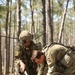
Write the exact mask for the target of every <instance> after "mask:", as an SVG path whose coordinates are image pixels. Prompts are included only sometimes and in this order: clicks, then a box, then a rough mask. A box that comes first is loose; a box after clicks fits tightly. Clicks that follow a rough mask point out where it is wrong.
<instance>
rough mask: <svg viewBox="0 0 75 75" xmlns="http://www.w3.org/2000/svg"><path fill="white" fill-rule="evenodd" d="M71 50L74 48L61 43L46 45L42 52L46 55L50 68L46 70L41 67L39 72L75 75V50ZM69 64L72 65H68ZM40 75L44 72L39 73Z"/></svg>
mask: <svg viewBox="0 0 75 75" xmlns="http://www.w3.org/2000/svg"><path fill="white" fill-rule="evenodd" d="M70 51H72V50H69V49H68V48H66V47H65V46H63V45H59V44H55V45H52V46H50V47H48V46H47V47H45V48H44V49H43V50H42V52H43V53H44V54H45V56H46V62H47V65H48V70H47V71H46V70H45V71H44V70H43V69H41V70H40V71H39V72H45V73H46V72H47V73H46V74H45V75H75V54H74V52H73V54H71V52H70ZM66 54H69V55H70V56H69V57H68V56H67V57H66ZM70 58H71V59H70ZM66 59H67V61H66ZM73 60H74V61H73ZM69 61H70V62H69ZM68 62H69V63H68ZM67 63H68V64H67ZM69 64H70V66H68V65H69ZM40 68H41V67H40ZM39 72H38V73H39ZM56 72H58V73H56ZM38 75H43V74H41V73H39V74H38Z"/></svg>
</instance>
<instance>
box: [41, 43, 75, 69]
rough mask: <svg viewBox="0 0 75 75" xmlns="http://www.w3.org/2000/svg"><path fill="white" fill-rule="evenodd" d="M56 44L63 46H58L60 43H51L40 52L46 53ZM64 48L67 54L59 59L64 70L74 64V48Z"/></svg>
mask: <svg viewBox="0 0 75 75" xmlns="http://www.w3.org/2000/svg"><path fill="white" fill-rule="evenodd" d="M56 44H59V45H62V46H65V45H63V44H60V43H51V44H49V45H46V46H45V47H44V48H43V49H42V52H46V51H47V50H48V49H49V48H50V47H52V46H53V45H56ZM65 47H66V48H68V52H67V53H66V54H65V55H64V56H63V58H62V59H60V62H59V63H61V64H62V65H63V66H65V67H66V68H69V67H71V65H72V64H73V63H74V62H75V47H74V46H65Z"/></svg>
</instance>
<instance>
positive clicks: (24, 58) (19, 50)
mask: <svg viewBox="0 0 75 75" xmlns="http://www.w3.org/2000/svg"><path fill="white" fill-rule="evenodd" d="M19 40H20V41H19V43H18V44H17V45H16V48H15V51H14V52H15V53H14V56H15V62H14V63H15V64H14V67H15V68H14V69H15V75H23V73H24V71H25V72H27V74H28V75H36V73H37V72H36V67H37V66H36V64H35V63H33V62H32V61H31V56H32V52H33V50H35V49H36V50H39V49H40V50H41V49H42V46H41V44H40V43H37V44H35V43H34V42H33V41H32V40H33V36H32V34H31V33H29V32H28V31H26V30H24V31H22V32H21V33H20V35H19Z"/></svg>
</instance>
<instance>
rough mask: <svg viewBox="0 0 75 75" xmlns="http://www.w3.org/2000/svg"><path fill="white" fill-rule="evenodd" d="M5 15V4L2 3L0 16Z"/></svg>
mask: <svg viewBox="0 0 75 75" xmlns="http://www.w3.org/2000/svg"><path fill="white" fill-rule="evenodd" d="M4 16H5V6H2V5H0V18H2V17H4Z"/></svg>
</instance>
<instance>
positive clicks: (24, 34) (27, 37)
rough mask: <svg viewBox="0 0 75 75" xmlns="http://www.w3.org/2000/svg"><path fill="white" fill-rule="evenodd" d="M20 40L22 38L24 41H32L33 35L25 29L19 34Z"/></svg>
mask: <svg viewBox="0 0 75 75" xmlns="http://www.w3.org/2000/svg"><path fill="white" fill-rule="evenodd" d="M19 40H21V41H22V42H24V43H25V42H26V41H32V40H33V35H32V34H31V33H30V32H28V31H27V30H23V31H22V32H21V33H20V35H19Z"/></svg>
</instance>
